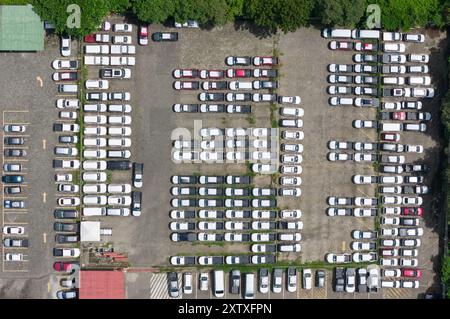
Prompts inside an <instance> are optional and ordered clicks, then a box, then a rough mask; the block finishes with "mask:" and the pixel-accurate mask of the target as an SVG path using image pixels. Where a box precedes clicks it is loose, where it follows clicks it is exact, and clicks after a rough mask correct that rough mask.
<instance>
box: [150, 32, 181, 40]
mask: <svg viewBox="0 0 450 319" xmlns="http://www.w3.org/2000/svg"><path fill="white" fill-rule="evenodd" d="M152 40H153V41H155V42H163V41H178V32H155V33H153V34H152Z"/></svg>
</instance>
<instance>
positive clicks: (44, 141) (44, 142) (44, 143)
mask: <svg viewBox="0 0 450 319" xmlns="http://www.w3.org/2000/svg"><path fill="white" fill-rule="evenodd" d="M46 148H47V140H46V139H43V140H42V149H44V150H45V149H46Z"/></svg>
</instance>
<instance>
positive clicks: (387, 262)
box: [380, 258, 398, 267]
mask: <svg viewBox="0 0 450 319" xmlns="http://www.w3.org/2000/svg"><path fill="white" fill-rule="evenodd" d="M380 265H381V266H387V267H396V266H398V259H396V258H380Z"/></svg>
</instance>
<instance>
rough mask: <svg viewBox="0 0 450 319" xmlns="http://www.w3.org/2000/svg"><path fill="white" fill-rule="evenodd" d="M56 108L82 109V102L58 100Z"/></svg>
mask: <svg viewBox="0 0 450 319" xmlns="http://www.w3.org/2000/svg"><path fill="white" fill-rule="evenodd" d="M56 107H57V108H58V109H64V108H74V109H78V108H80V100H78V99H58V100H56Z"/></svg>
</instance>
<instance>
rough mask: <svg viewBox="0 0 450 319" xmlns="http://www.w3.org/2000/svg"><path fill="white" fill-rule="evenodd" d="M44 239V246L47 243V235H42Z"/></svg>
mask: <svg viewBox="0 0 450 319" xmlns="http://www.w3.org/2000/svg"><path fill="white" fill-rule="evenodd" d="M42 235H43V237H44V244H45V243H46V242H47V233H44V234H42Z"/></svg>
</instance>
